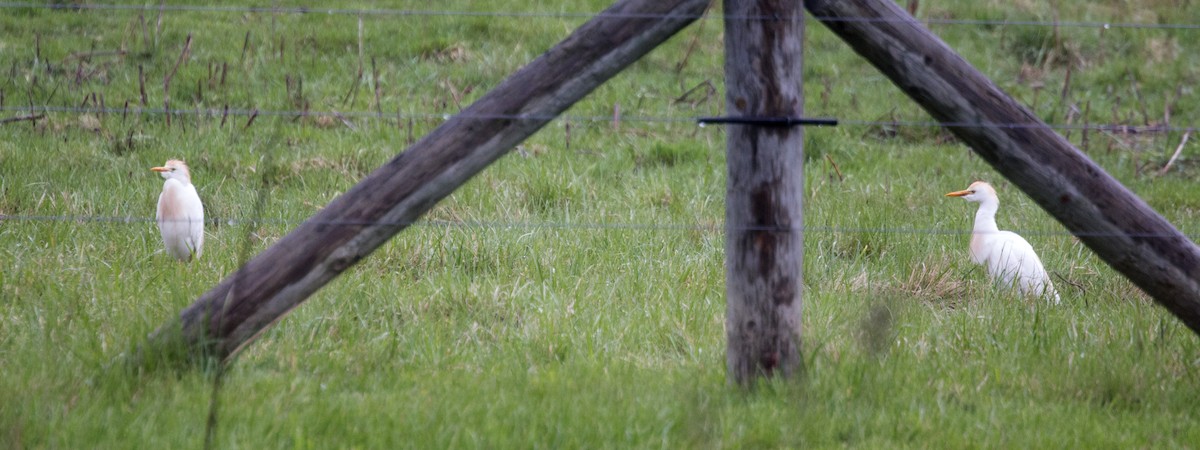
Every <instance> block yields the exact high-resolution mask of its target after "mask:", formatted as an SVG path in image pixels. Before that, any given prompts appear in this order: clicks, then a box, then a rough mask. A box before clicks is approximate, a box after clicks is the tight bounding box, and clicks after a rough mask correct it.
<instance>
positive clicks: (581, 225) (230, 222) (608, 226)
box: [0, 215, 1200, 239]
mask: <svg viewBox="0 0 1200 450" xmlns="http://www.w3.org/2000/svg"><path fill="white" fill-rule="evenodd" d="M5 221H14V222H64V223H77V224H78V223H97V224H104V223H108V224H120V225H138V224H147V223H155V222H156V220H155V219H154V218H153V217H135V216H79V215H57V216H56V215H0V223H2V222H5ZM205 223H208V224H210V225H218V224H219V225H221V226H239V225H264V224H266V225H287V226H297V225H300V224H303V223H311V224H313V225H328V226H353V227H364V226H378V225H383V226H408V227H426V228H453V229H560V230H633V231H638V230H642V231H708V232H728V231H730V230H735V231H768V232H789V231H800V232H803V233H821V234H867V233H878V234H909V235H912V234H928V235H970V234H972V233H974V231H973V230H963V229H946V228H914V227H838V226H801V227H770V226H745V227H729V226H726V225H724V224H710V225H705V224H688V223H629V222H503V221H449V220H416V221H407V222H398V221H390V222H389V221H368V220H322V221H314V220H311V219H272V218H251V219H233V218H208V219H206V220H205ZM1009 231H1012V232H1015V233H1018V234H1022V235H1027V236H1047V237H1069V236H1080V237H1132V238H1171V237H1175V235H1171V234H1160V233H1109V232H1080V233H1072V232H1070V231H1066V230H1038V229H1017V230H1009ZM1184 235H1185V236H1187V237H1188V238H1189V239H1195V238H1196V237H1198V236H1200V235H1196V234H1192V233H1185V234H1184Z"/></svg>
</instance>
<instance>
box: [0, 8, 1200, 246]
mask: <svg viewBox="0 0 1200 450" xmlns="http://www.w3.org/2000/svg"><path fill="white" fill-rule="evenodd" d="M17 8H36V9H48V10H70V11H138V12H158V13H163V12H183V13H189V12H190V13H195V12H212V13H274V14H318V13H320V14H330V15H351V16H417V17H429V16H447V17H515V18H561V19H590V18H595V17H619V18H679V17H685V16H683V15H661V14H658V15H654V14H612V13H590V12H520V11H455V10H418V9H387V8H383V9H374V8H372V9H356V8H320V7H306V6H291V7H278V6H276V7H255V6H211V5H188V4H170V5H168V4H160V5H121V4H87V3H85V4H67V3H31V2H0V10H2V9H17ZM686 17H688V18H698V19H729V18H736V19H753V20H777V17H774V16H730V15H722V14H715V13H711V14H710V13H706V14H704V15H699V16H686ZM813 19H816V20H821V21H828V22H879V23H884V22H890V21H893V20H890V19H879V18H867V17H839V18H828V17H814V18H813ZM917 20H918V22H921V23H924V24H928V25H961V26H1042V27H1066V28H1098V29H1105V30H1107V29H1161V30H1193V29H1200V24H1187V23H1184V24H1169V23H1168V24H1146V23H1132V22H1094V21H1058V20H1054V21H1040V20H1009V19H920V18H918V19H917ZM904 21H905V22H907V20H904ZM0 112H5V113H10V114H14V113H15V114H22V113H23V114H29V116H24V117H14V118H15V119H24V120H31V121H33V120H41V119H42V118H44V117H35V116H33V115H34V114H44V113H76V114H109V115H130V114H133V115H177V116H201V117H212V118H217V117H224V116H241V117H257V116H267V117H285V118H296V117H318V116H328V117H338V118H353V119H368V120H397V119H401V120H409V119H412V120H418V119H419V120H443V121H444V120H450V119H452V118H459V119H475V120H547V121H548V120H556V119H557V120H565V121H570V122H606V123H608V122H614V121H619V122H648V123H695V124H697V126H699V127H704V126H705V124H704V123H702V122H700V119H702V117H699V116H696V117H692V116H637V115H591V116H587V115H503V114H494V115H478V114H464V113H461V112H460V113H445V112H441V113H439V112H401V111H396V112H394V113H385V112H382V111H378V110H376V111H336V110H329V111H314V110H260V109H253V108H251V109H246V108H228V107H225V108H190V109H187V108H157V107H141V106H127V107H121V108H116V107H96V106H90V107H89V106H79V107H71V106H48V105H47V106H36V105H35V106H3V107H0ZM14 118H9V119H14ZM0 120H5V118H0ZM0 123H8V121H5V122H0ZM838 125H839V126H861V127H959V128H968V127H969V128H974V127H988V128H1008V129H1027V128H1050V129H1056V130H1081V131H1083V130H1096V131H1102V132H1112V133H1118V134H1141V133H1165V132H1184V131H1191V130H1194V129H1195V128H1196V126H1195V125H1143V126H1137V125H1126V124H1102V123H1070V124H1061V123H1060V124H1041V123H988V122H971V123H968V122H940V121H920V120H912V121H906V120H892V121H880V120H855V119H845V118H838ZM307 221H308V220H293V219H269V218H251V219H228V218H210V219H208V220H206V222H207V223H209V224H211V225H225V226H239V225H246V224H251V225H260V224H268V225H289V226H295V225H299V224H301V223H304V222H307ZM3 222H68V223H96V224H100V223H110V224H149V223H154V222H156V220H155V219H154V218H152V217H134V216H81V215H12V214H10V215H3V214H0V223H3ZM320 224H323V225H342V226H371V225H387V226H414V227H437V228H468V229H589V230H682V231H707V232H724V231H729V230H730V229H729V228H728V227H726V226H725V225H723V224H715V225H704V224H680V223H674V224H672V223H604V222H594V223H577V222H502V221H496V222H487V221H478V222H470V221H442V220H418V221H412V222H364V221H328V222H320ZM736 229H737V230H747V231H773V232H785V231H797V230H798V231H801V232H806V233H883V234H931V235H969V234H971V233H972V231H971V230H959V229H937V228H910V227H877V228H872V227H836V226H808V227H798V228H780V227H739V228H736ZM1013 231H1016V232H1019V233H1021V234H1026V235H1035V236H1097V237H1106V236H1107V237H1116V236H1122V237H1138V238H1156V237H1174V236H1173V235H1160V234H1145V233H1071V232H1068V231H1065V230H1013ZM1187 236H1188V237H1189V238H1193V239H1194V238H1195V237H1197V235H1193V234H1187Z"/></svg>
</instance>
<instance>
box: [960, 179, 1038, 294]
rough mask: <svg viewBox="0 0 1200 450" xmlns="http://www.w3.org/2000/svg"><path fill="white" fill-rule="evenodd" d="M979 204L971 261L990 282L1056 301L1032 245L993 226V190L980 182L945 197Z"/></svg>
mask: <svg viewBox="0 0 1200 450" xmlns="http://www.w3.org/2000/svg"><path fill="white" fill-rule="evenodd" d="M946 196H947V197H960V198H962V199H963V200H966V201H969V202H975V203H979V210H978V211H976V212H975V228H974V230H972V231H971V261H972V262H974V263H975V264H983V265H986V266H987V271H988V275H989V276H990V277H991V278H992V279H993V280H998V281H999V283H1000V284H1002V285H1004V286H1008V287H1012V286H1015V287H1016V288H1017V289H1018V290H1020V291H1021V294H1023V295H1032V296H1036V297H1044V298H1046V299H1048V300H1051V301H1053V302H1054V303H1056V304H1057V303H1058V302H1059V297H1058V292H1056V291H1055V290H1054V284H1053V283H1051V282H1050V275H1049V274H1047V273H1046V268H1045V267H1043V266H1042V260H1041V259H1039V258H1038V256H1037V253H1035V252H1034V251H1033V246H1031V245H1029V242H1028V241H1026V240H1025V238H1022V237H1021V236H1019V235H1017V234H1016V233H1013V232H1011V231H1001V230H1000V228H999V227H997V226H996V210H998V209H999V208H1000V199H999V198H998V197H996V190H995V189H993V188H992V186H991V185H989V184H987V183H984V182H982V181H976V182H974V183H971V186H970V187H967V189H966V190H964V191H955V192H951V193H949V194H946Z"/></svg>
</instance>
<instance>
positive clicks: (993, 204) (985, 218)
mask: <svg viewBox="0 0 1200 450" xmlns="http://www.w3.org/2000/svg"><path fill="white" fill-rule="evenodd" d="M998 209H1000V202H998V201H996V200H984V201H982V202H980V203H979V211H976V212H975V232H976V233H994V232H997V231H1000V228H999V227H997V226H996V210H998Z"/></svg>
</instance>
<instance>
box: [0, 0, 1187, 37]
mask: <svg viewBox="0 0 1200 450" xmlns="http://www.w3.org/2000/svg"><path fill="white" fill-rule="evenodd" d="M17 8H33V9H49V10H69V11H139V12H158V13H165V12H193V13H195V12H208V13H271V14H294V15H295V14H329V15H350V16H412V17H429V16H445V17H484V18H500V17H512V18H554V19H593V18H597V17H609V18H626V19H629V18H633V19H664V18H688V19H702V20H725V19H750V20H779V18H778V17H776V16H766V15H764V16H739V15H726V14H719V13H707V14H702V15H683V14H627V13H612V12H548V11H547V12H536V11H534V12H530V11H467V10H438V9H395V8H323V7H316V6H244V5H229V6H214V5H188V4H169V5H168V4H166V3H162V4H159V5H150V4H131V5H122V4H90V3H84V4H68V3H32V2H0V9H17ZM810 17H811V18H812V19H813V20H819V21H822V22H865V23H888V22H908V21H907V20H893V19H881V18H876V17H815V16H810ZM916 19H917V20H918V21H919V22H921V23H924V24H928V25H955V26H1034V27H1055V28H1096V29H1102V30H1111V29H1136V30H1197V29H1200V24H1195V23H1141V22H1117V21H1112V22H1105V21H1071V20H1066V21H1063V20H1029V19H950V18H920V17H918V18H916Z"/></svg>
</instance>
